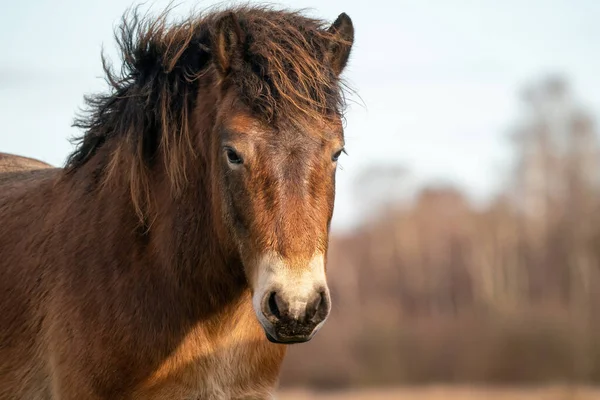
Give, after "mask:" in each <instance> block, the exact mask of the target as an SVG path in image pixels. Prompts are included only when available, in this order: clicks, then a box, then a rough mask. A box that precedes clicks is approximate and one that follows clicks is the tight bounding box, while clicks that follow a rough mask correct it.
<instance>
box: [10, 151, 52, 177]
mask: <svg viewBox="0 0 600 400" xmlns="http://www.w3.org/2000/svg"><path fill="white" fill-rule="evenodd" d="M42 168H52V166H51V165H50V164H46V163H45V162H43V161H39V160H36V159H33V158H28V157H21V156H17V155H14V154H7V153H0V173H2V172H16V171H22V170H29V169H42Z"/></svg>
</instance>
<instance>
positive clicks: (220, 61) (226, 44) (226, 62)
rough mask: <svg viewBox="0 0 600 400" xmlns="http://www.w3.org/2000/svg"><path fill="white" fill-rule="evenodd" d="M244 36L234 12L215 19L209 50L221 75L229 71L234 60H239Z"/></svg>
mask: <svg viewBox="0 0 600 400" xmlns="http://www.w3.org/2000/svg"><path fill="white" fill-rule="evenodd" d="M245 36H246V35H245V34H244V32H243V30H242V27H241V26H240V23H239V21H238V19H237V17H236V16H235V14H234V13H232V12H230V13H227V14H225V15H224V16H222V17H221V19H219V20H218V21H217V23H216V26H215V31H214V33H213V39H212V49H211V52H212V54H213V61H214V63H215V65H216V67H217V69H218V70H219V72H220V73H221V74H222V75H223V76H226V75H227V74H228V73H229V72H230V71H231V68H232V66H233V65H234V64H235V63H236V61H241V59H242V48H243V45H244V41H245V40H246V38H245Z"/></svg>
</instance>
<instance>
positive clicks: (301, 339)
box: [265, 329, 317, 344]
mask: <svg viewBox="0 0 600 400" xmlns="http://www.w3.org/2000/svg"><path fill="white" fill-rule="evenodd" d="M316 333H317V329H315V330H314V331H313V332H311V333H310V334H309V335H298V336H292V337H282V336H279V335H277V334H273V333H271V332H269V330H268V329H265V336H266V337H267V340H269V342H271V343H275V344H297V343H306V342H308V341H310V340H311V339H312V338H313V337H314V336H315V334H316Z"/></svg>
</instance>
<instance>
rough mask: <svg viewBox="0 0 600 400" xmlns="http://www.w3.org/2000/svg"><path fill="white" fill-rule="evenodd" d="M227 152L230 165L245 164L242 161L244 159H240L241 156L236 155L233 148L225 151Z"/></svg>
mask: <svg viewBox="0 0 600 400" xmlns="http://www.w3.org/2000/svg"><path fill="white" fill-rule="evenodd" d="M225 152H226V154H227V161H229V162H230V163H232V164H242V163H243V162H244V160H242V157H240V155H239V154H238V153H236V152H235V150H233V149H232V148H231V147H227V148H226V149H225Z"/></svg>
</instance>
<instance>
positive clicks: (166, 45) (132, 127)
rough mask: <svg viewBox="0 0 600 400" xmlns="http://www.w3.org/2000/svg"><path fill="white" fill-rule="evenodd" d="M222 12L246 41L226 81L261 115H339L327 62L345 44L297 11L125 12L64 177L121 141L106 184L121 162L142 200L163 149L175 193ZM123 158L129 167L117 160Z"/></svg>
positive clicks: (270, 118)
mask: <svg viewBox="0 0 600 400" xmlns="http://www.w3.org/2000/svg"><path fill="white" fill-rule="evenodd" d="M227 14H229V15H232V16H233V17H234V18H235V19H236V20H237V22H238V23H239V27H240V28H241V30H242V31H243V33H244V35H245V46H244V54H243V55H242V57H241V59H240V62H239V63H237V64H236V65H232V68H231V73H230V79H229V81H230V83H231V84H232V85H233V86H234V87H235V88H236V90H237V93H238V97H239V98H240V99H241V100H242V101H244V102H245V103H246V104H247V105H248V106H250V107H251V109H252V111H253V112H254V113H255V114H256V115H257V116H258V117H259V118H262V119H264V120H265V121H267V122H269V123H273V122H276V121H278V120H289V121H292V122H293V121H298V120H301V119H302V120H306V119H307V118H308V119H318V118H321V119H322V118H324V117H326V116H328V115H329V116H330V115H339V114H341V113H342V111H343V106H344V101H343V91H342V89H341V83H340V80H339V79H338V77H337V76H336V74H335V73H334V70H333V68H332V67H331V66H330V65H329V63H328V62H327V59H326V56H325V55H326V54H327V52H328V50H330V49H331V47H332V46H341V45H345V43H341V42H339V40H340V39H339V38H337V37H336V36H335V35H334V34H333V33H331V32H329V31H328V30H327V29H326V28H325V23H324V22H323V21H320V20H316V19H311V18H307V17H305V16H303V15H301V14H300V13H297V12H289V11H279V10H274V9H271V8H266V7H239V8H236V9H234V10H233V11H231V10H228V11H227V12H223V11H213V12H209V13H206V14H204V15H202V16H193V17H190V18H188V19H186V20H183V21H180V22H176V23H169V22H168V21H167V13H164V14H162V15H160V16H159V17H157V18H148V17H140V16H139V14H138V13H137V11H135V10H134V11H133V12H129V13H126V14H125V16H124V17H123V21H122V24H121V26H120V27H119V28H118V30H117V32H116V34H115V36H116V39H117V43H118V45H119V48H120V52H121V57H122V66H121V70H120V74H116V73H114V72H113V70H112V69H111V67H110V66H109V65H108V63H107V62H106V60H105V59H104V57H103V66H104V70H105V73H106V80H107V82H108V83H109V92H108V93H105V94H99V95H94V96H90V97H86V103H87V106H88V111H87V113H86V115H84V116H83V117H80V118H78V119H77V120H76V121H75V124H74V125H75V126H76V127H80V128H83V129H84V130H85V133H84V134H83V135H82V136H81V137H79V138H77V139H76V143H77V148H76V150H75V151H74V152H73V153H72V154H71V155H70V156H69V158H68V161H67V168H66V171H67V173H69V172H70V171H74V170H76V169H78V168H79V167H80V166H82V165H83V164H85V163H86V162H87V161H88V160H89V159H90V158H91V157H92V156H93V155H94V154H95V153H96V152H97V150H98V149H99V148H100V147H102V146H104V145H105V144H106V143H107V142H109V141H113V142H118V144H116V145H114V146H115V147H111V155H110V157H109V159H108V160H107V164H108V165H106V166H105V169H106V171H108V173H107V177H108V176H110V172H111V171H113V170H115V169H122V168H123V167H124V166H125V165H128V166H129V168H132V171H129V173H128V174H127V173H126V174H127V175H129V176H130V177H131V178H130V179H132V180H135V181H136V182H130V183H131V184H132V185H133V186H137V188H135V189H132V192H137V193H140V190H141V191H143V190H144V187H147V182H145V180H146V177H145V174H144V170H145V168H146V167H147V164H148V162H151V161H152V160H154V159H155V158H156V156H157V153H158V151H159V150H160V152H161V153H162V157H163V161H164V162H165V166H166V169H167V174H168V176H169V178H170V180H171V181H172V183H173V185H174V187H175V188H177V187H179V186H180V185H181V183H182V179H183V175H184V174H185V173H184V171H182V168H183V166H184V165H185V162H184V160H186V158H187V157H189V156H190V154H192V153H193V150H192V145H191V143H192V140H193V133H192V132H190V128H189V126H188V123H189V118H188V116H189V115H190V114H191V111H192V108H193V105H194V102H195V100H196V95H197V88H198V85H199V82H200V81H201V80H203V79H204V80H206V79H210V78H209V77H211V76H214V75H215V74H213V73H211V72H214V69H215V66H214V63H213V62H211V60H212V54H213V53H214V52H212V49H211V47H212V45H211V43H212V39H213V36H214V32H215V29H216V25H217V24H218V21H219V20H221V19H222V17H223V16H225V15H227ZM336 40H337V41H338V42H336ZM213 80H214V79H213ZM210 84H216V82H211V83H210ZM130 157H133V158H134V159H135V160H136V161H135V162H131V159H130ZM127 158H129V160H128V161H130V162H123V161H127V160H125V159H127ZM173 160H176V162H173ZM134 177H135V178H134Z"/></svg>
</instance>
